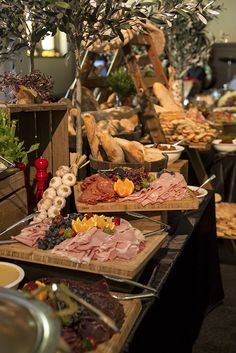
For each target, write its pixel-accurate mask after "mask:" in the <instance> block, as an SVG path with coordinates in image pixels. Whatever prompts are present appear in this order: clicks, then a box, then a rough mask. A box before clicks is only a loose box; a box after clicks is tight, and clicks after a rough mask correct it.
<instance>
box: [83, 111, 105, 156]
mask: <svg viewBox="0 0 236 353" xmlns="http://www.w3.org/2000/svg"><path fill="white" fill-rule="evenodd" d="M83 120H84V126H85V130H86V134H87V138H88V142H89V146H90V149H91V154H92V156H93V158H95V159H98V160H100V161H102V160H103V158H102V155H101V152H100V151H99V139H98V137H97V132H98V131H97V130H98V128H97V124H96V121H95V118H94V116H93V115H92V114H89V113H87V114H84V115H83Z"/></svg>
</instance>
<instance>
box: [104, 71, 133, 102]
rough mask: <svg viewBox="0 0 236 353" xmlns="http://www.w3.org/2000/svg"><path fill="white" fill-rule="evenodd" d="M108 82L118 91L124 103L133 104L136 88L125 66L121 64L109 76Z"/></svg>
mask: <svg viewBox="0 0 236 353" xmlns="http://www.w3.org/2000/svg"><path fill="white" fill-rule="evenodd" d="M108 84H109V85H110V86H111V88H112V90H113V91H114V92H115V93H117V95H118V97H119V98H120V100H121V103H122V104H123V105H131V103H132V96H133V95H134V94H135V93H136V89H135V85H134V83H133V80H132V77H131V76H130V74H129V72H128V70H127V68H126V67H125V66H121V67H120V68H119V69H118V70H116V71H114V72H113V73H112V74H111V76H110V77H108Z"/></svg>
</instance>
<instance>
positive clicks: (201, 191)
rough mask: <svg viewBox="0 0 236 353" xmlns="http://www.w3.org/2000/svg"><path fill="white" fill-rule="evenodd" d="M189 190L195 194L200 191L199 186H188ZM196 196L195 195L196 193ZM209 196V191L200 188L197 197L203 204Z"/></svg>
mask: <svg viewBox="0 0 236 353" xmlns="http://www.w3.org/2000/svg"><path fill="white" fill-rule="evenodd" d="M188 188H189V189H190V190H192V191H193V192H195V191H196V190H197V189H198V186H192V185H188ZM194 194H195V193H194ZM207 194H208V191H207V190H206V189H203V188H200V189H199V190H198V195H195V196H196V197H197V198H198V199H199V201H200V202H202V200H203V199H204V197H205V196H206V195H207Z"/></svg>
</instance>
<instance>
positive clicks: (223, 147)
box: [212, 139, 236, 153]
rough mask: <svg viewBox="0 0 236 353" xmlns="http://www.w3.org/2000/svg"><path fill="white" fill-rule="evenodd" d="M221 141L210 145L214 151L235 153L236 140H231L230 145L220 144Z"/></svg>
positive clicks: (215, 141) (214, 141)
mask: <svg viewBox="0 0 236 353" xmlns="http://www.w3.org/2000/svg"><path fill="white" fill-rule="evenodd" d="M221 141H222V140H221V139H217V140H213V141H212V145H213V147H214V148H215V150H216V151H219V152H223V153H228V152H235V151H236V139H232V143H221Z"/></svg>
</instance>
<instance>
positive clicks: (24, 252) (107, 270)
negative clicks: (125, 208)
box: [0, 214, 168, 279]
mask: <svg viewBox="0 0 236 353" xmlns="http://www.w3.org/2000/svg"><path fill="white" fill-rule="evenodd" d="M98 218H99V217H97V218H96V219H97V221H98ZM100 218H103V219H104V216H100ZM151 218H153V220H154V222H153V221H151V222H150V220H145V219H142V220H141V219H133V220H131V221H130V223H128V222H127V221H125V220H123V219H121V220H120V222H121V226H122V224H124V225H125V227H126V225H127V226H128V227H134V228H132V229H133V230H134V231H135V234H137V232H138V234H140V235H141V236H142V238H143V234H144V235H145V234H147V233H149V232H153V231H154V232H156V231H157V230H158V229H159V225H157V224H156V223H155V221H157V220H159V218H160V215H156V214H155V215H153V216H151ZM91 219H92V218H90V219H88V220H87V221H88V222H90V220H91ZM93 219H94V218H93ZM100 221H101V220H100ZM62 222H64V221H62ZM55 224H56V227H57V223H55ZM36 227H38V226H37V224H36ZM62 227H63V226H62ZM119 227H120V226H117V228H115V229H117V231H118V229H119ZM122 227H123V226H122ZM29 229H30V228H29V227H27V228H26V231H27V232H29ZM92 229H94V228H92ZM115 232H116V230H115ZM142 233H143V234H142ZM21 234H22V233H21ZM33 234H34V231H33ZM36 234H37V233H36ZM86 234H89V231H88V232H87V233H86ZM100 234H101V233H100ZM103 234H104V235H105V236H106V237H108V239H110V238H109V235H108V234H106V233H103ZM126 235H128V232H126ZM167 236H168V233H166V232H163V233H159V234H156V235H152V236H149V237H145V238H144V239H145V240H144V246H143V247H142V248H141V249H140V251H139V252H137V253H136V255H135V256H133V257H127V258H126V259H122V258H119V257H117V258H116V259H114V260H112V259H109V258H108V260H107V261H99V259H97V260H95V259H92V260H91V261H90V262H89V263H84V262H81V263H78V261H77V262H76V260H74V261H73V260H72V256H73V255H72V253H69V254H68V253H67V254H66V255H67V256H63V255H64V254H65V253H55V252H52V251H51V250H41V249H39V248H38V247H32V246H33V245H30V244H28V243H25V244H27V245H25V244H22V243H20V242H16V243H13V244H1V245H0V257H2V258H9V259H16V260H21V261H27V262H31V263H38V264H44V265H48V266H56V267H61V268H67V269H73V270H78V271H84V272H91V273H97V274H108V275H116V276H121V277H124V278H129V279H132V278H134V277H135V276H136V274H138V273H139V271H140V270H141V269H142V268H143V267H144V266H145V264H146V263H147V262H148V260H149V259H150V258H151V257H152V255H153V254H154V253H155V252H156V251H157V250H158V249H159V248H160V247H161V245H162V244H163V242H164V241H165V240H166V239H167ZM19 237H21V238H22V235H18V236H16V238H19ZM75 238H76V237H75ZM75 238H71V239H72V241H74V239H75ZM105 239H106V238H105ZM124 239H125V238H124ZM18 241H19V240H18ZM65 242H66V241H65ZM61 244H63V242H62V243H61ZM61 244H60V245H61ZM110 244H111V243H110ZM28 245H30V246H28ZM64 248H65V249H68V246H64ZM133 249H134V247H133Z"/></svg>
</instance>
